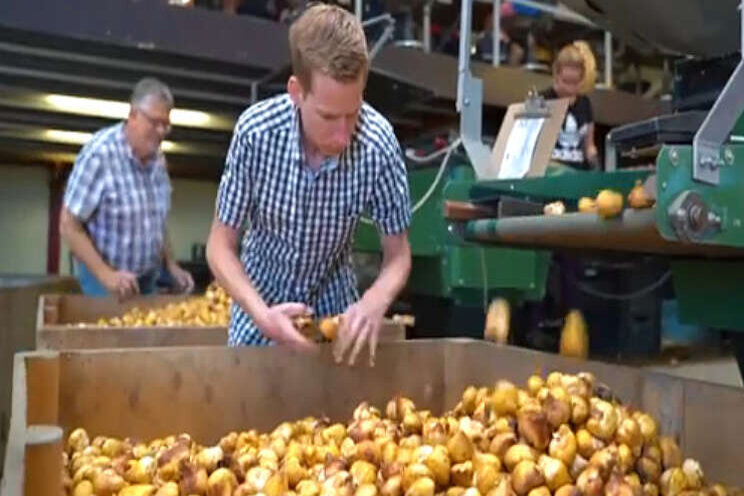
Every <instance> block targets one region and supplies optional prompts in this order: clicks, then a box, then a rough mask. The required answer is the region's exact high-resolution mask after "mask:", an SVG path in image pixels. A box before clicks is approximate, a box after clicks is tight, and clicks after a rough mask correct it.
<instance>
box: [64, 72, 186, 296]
mask: <svg viewBox="0 0 744 496" xmlns="http://www.w3.org/2000/svg"><path fill="white" fill-rule="evenodd" d="M130 103H131V107H130V111H129V116H128V118H127V120H126V121H125V122H123V123H118V124H115V125H113V126H111V127H107V128H105V129H102V130H101V131H99V132H97V133H96V134H95V135H94V136H93V138H92V139H91V140H90V142H88V143H87V144H86V145H85V146H84V147H83V149H82V150H81V152H80V154H79V155H78V157H77V160H76V161H75V166H74V168H73V169H72V174H71V175H70V179H69V181H68V183H67V190H66V191H65V198H64V205H63V208H62V213H61V215H60V230H61V233H62V237H63V238H64V240H65V242H66V243H67V245H68V246H69V247H70V250H71V251H72V253H73V255H74V256H75V258H76V262H77V263H76V266H77V267H76V269H77V276H78V279H79V281H80V286H81V287H82V289H83V292H84V293H85V294H89V295H95V296H103V295H106V294H113V295H117V296H119V297H120V298H126V297H129V296H132V295H134V294H138V293H152V292H154V291H155V282H156V279H157V275H158V272H159V270H160V268H161V266H162V265H163V264H164V265H165V266H166V267H167V269H168V271H169V272H170V274H171V275H172V276H173V279H174V280H175V282H176V285H177V287H178V288H179V289H180V290H184V291H190V290H191V289H192V288H193V286H194V282H193V280H192V278H191V275H190V274H189V273H188V272H186V271H185V270H183V269H182V268H181V267H179V266H178V264H177V263H176V261H175V260H174V259H173V256H172V254H171V253H170V249H169V243H168V235H167V232H166V220H167V218H168V211H169V209H170V194H171V185H170V180H169V178H168V172H167V170H166V165H165V157H164V156H163V153H162V152H161V150H160V144H161V143H162V141H163V139H165V137H166V136H167V135H168V133H169V132H170V128H171V125H170V111H171V109H172V108H173V96H172V94H171V92H170V90H169V89H168V87H167V86H166V85H165V84H163V83H161V82H160V81H158V80H156V79H151V78H146V79H143V80H141V81H140V82H138V83H137V85H136V86H135V87H134V90H133V92H132V97H131V102H130Z"/></svg>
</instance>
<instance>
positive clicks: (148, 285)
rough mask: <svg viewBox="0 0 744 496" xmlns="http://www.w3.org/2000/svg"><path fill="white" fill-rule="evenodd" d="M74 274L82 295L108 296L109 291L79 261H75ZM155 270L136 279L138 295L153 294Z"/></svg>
mask: <svg viewBox="0 0 744 496" xmlns="http://www.w3.org/2000/svg"><path fill="white" fill-rule="evenodd" d="M75 272H76V273H77V278H78V282H79V283H80V287H81V288H82V290H83V294H84V295H87V296H108V295H109V291H108V289H106V287H105V286H104V285H103V284H101V282H100V281H99V280H98V279H96V276H94V275H93V273H92V272H91V271H90V270H89V269H88V267H87V266H86V265H85V264H84V263H83V262H80V261H79V260H75ZM157 276H158V272H157V270H151V271H149V272H146V273H144V274H143V275H141V276H138V277H137V284H139V289H140V294H153V293H155V282H156V280H157Z"/></svg>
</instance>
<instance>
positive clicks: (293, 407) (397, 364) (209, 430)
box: [59, 342, 444, 443]
mask: <svg viewBox="0 0 744 496" xmlns="http://www.w3.org/2000/svg"><path fill="white" fill-rule="evenodd" d="M405 343H406V342H396V343H384V344H381V345H380V349H379V352H378V354H377V360H376V365H375V367H374V368H370V367H368V366H366V365H358V366H356V367H353V368H349V367H347V366H344V365H336V364H335V363H334V362H333V360H332V356H331V349H330V346H323V347H322V350H321V353H320V356H306V355H297V354H294V353H291V352H289V351H287V350H286V349H283V348H279V347H268V348H260V349H259V348H239V349H235V348H232V349H228V348H193V347H192V348H160V349H141V350H138V351H137V352H133V351H126V350H125V351H115V350H103V351H97V350H96V351H80V352H66V353H65V354H64V360H63V361H62V363H61V370H60V372H61V374H60V380H61V384H60V424H59V425H60V426H61V427H63V429H65V431H66V432H67V431H68V430H69V429H71V428H74V427H76V426H85V427H86V428H87V429H88V430H89V433H90V434H91V435H92V436H95V435H98V434H104V433H105V434H109V435H114V436H131V437H135V438H153V437H157V436H163V435H166V434H170V433H173V432H189V433H190V434H191V435H192V436H194V437H195V439H198V440H199V441H200V442H204V443H213V442H216V441H217V440H218V439H219V437H220V436H222V435H224V434H226V433H227V432H229V431H230V430H235V429H248V428H257V429H271V428H273V427H274V426H275V425H276V424H277V423H278V422H279V421H281V420H290V419H299V418H301V417H304V416H307V415H314V416H323V415H326V416H328V417H330V418H331V419H334V420H341V421H343V420H346V419H348V418H350V416H351V413H352V411H353V408H354V407H355V406H356V405H357V404H358V403H359V402H361V401H364V400H367V401H369V402H370V403H372V404H374V405H377V406H378V407H380V408H384V407H385V405H386V403H387V401H388V400H389V399H390V398H392V397H393V396H394V395H395V394H398V393H401V394H405V395H408V396H410V397H411V398H412V399H413V400H414V401H415V402H416V403H417V404H418V405H420V406H421V407H423V408H430V409H433V410H435V411H439V410H441V408H442V403H441V398H442V397H443V377H444V370H443V364H444V361H443V358H442V353H443V349H444V343H426V344H421V345H418V346H401V345H404V344H405ZM362 362H364V363H366V361H362ZM101 391H105V394H101Z"/></svg>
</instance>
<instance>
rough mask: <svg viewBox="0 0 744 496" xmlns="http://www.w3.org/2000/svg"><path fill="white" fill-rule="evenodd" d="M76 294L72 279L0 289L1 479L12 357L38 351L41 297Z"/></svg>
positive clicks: (44, 280) (15, 284)
mask: <svg viewBox="0 0 744 496" xmlns="http://www.w3.org/2000/svg"><path fill="white" fill-rule="evenodd" d="M1 282H2V280H0V283H1ZM75 291H79V286H78V283H77V281H76V280H75V279H73V278H71V277H46V278H32V279H29V280H27V281H22V282H17V281H13V284H12V285H7V286H0V316H2V318H0V475H2V474H3V466H4V465H3V458H4V457H5V451H6V443H7V439H8V428H9V423H10V411H11V404H10V400H11V381H12V376H13V355H14V354H15V353H17V352H19V351H24V350H33V349H35V348H36V332H35V331H36V325H37V319H38V314H37V310H38V305H39V303H38V300H39V296H40V295H41V294H44V293H64V292H75Z"/></svg>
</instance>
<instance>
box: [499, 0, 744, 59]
mask: <svg viewBox="0 0 744 496" xmlns="http://www.w3.org/2000/svg"><path fill="white" fill-rule="evenodd" d="M742 1H744V0H742ZM491 19H493V29H492V30H491V37H492V38H493V40H492V41H493V49H492V50H491V54H492V55H493V60H492V61H491V63H492V64H493V66H494V67H498V66H499V65H500V64H501V0H493V14H491Z"/></svg>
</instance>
